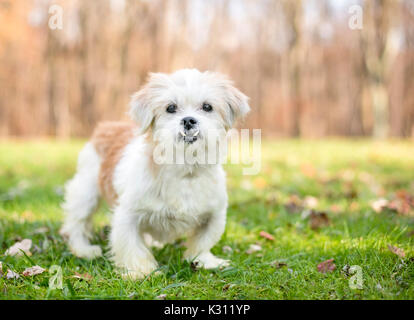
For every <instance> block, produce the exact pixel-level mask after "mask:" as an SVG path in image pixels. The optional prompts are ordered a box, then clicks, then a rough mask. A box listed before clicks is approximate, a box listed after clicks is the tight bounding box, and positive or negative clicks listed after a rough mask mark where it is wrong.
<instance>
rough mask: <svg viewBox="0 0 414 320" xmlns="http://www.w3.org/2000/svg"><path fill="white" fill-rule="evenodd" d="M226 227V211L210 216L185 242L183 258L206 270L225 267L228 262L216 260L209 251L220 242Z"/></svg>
mask: <svg viewBox="0 0 414 320" xmlns="http://www.w3.org/2000/svg"><path fill="white" fill-rule="evenodd" d="M225 225H226V209H223V210H221V211H219V212H217V213H214V214H212V215H211V216H210V219H209V220H208V221H207V222H206V223H205V224H204V225H202V226H201V227H200V228H198V229H196V230H195V232H194V234H193V235H192V236H190V237H189V239H188V240H187V243H186V246H187V250H186V252H185V253H184V257H185V258H186V259H187V260H188V261H193V262H194V263H196V264H197V266H200V267H204V268H206V269H215V268H218V267H226V266H228V265H229V263H230V261H229V260H224V259H220V258H217V257H216V256H215V255H213V254H212V253H211V252H210V250H211V248H212V247H213V246H214V245H215V244H216V243H217V242H218V241H219V240H220V238H221V236H222V234H223V232H224V228H225Z"/></svg>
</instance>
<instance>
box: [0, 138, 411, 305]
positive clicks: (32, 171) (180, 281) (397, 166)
mask: <svg viewBox="0 0 414 320" xmlns="http://www.w3.org/2000/svg"><path fill="white" fill-rule="evenodd" d="M81 146H82V142H81V141H71V142H58V141H48V140H46V141H32V142H23V141H2V142H0V261H2V263H3V273H5V271H6V270H7V269H8V268H9V269H11V270H14V271H16V272H19V273H21V272H22V271H23V270H24V269H25V268H27V267H30V266H31V265H33V264H36V265H40V266H42V267H44V268H46V269H50V268H51V266H52V265H58V266H61V267H62V270H63V289H50V288H49V278H50V277H51V274H49V272H48V271H47V272H45V273H43V274H41V275H37V276H35V277H20V279H6V277H4V276H3V277H1V278H0V298H2V299H85V298H87V299H109V298H112V299H155V298H156V297H157V296H159V295H161V294H166V298H167V299H413V298H414V259H413V257H414V250H413V243H414V240H413V239H414V237H413V236H412V233H411V232H412V231H413V230H414V216H413V215H412V214H411V215H410V214H408V215H401V214H397V213H396V212H393V211H390V210H387V211H384V212H382V213H375V212H374V211H373V209H372V208H371V205H370V203H371V201H373V200H375V199H378V198H379V197H385V198H390V199H391V198H392V197H393V195H394V193H395V192H396V191H397V190H402V189H403V190H406V191H407V192H410V193H411V194H414V148H413V144H412V143H410V142H401V141H390V142H381V143H380V142H369V141H346V140H326V141H276V142H266V143H264V144H263V151H262V153H263V154H262V156H263V160H262V171H261V174H260V175H259V176H243V175H242V174H241V172H242V171H241V167H240V166H235V165H228V166H227V171H228V190H229V197H230V203H229V209H228V223H227V227H226V232H225V234H224V236H223V237H222V239H221V241H220V242H219V243H218V244H217V245H216V246H215V247H214V249H213V252H214V253H215V254H217V255H218V256H221V257H224V258H227V259H231V261H232V265H231V267H229V268H226V269H224V270H221V271H220V270H217V271H206V270H198V271H197V270H193V269H192V268H191V266H190V265H189V264H188V263H185V262H183V261H182V259H181V257H182V254H183V250H184V249H183V247H182V244H181V242H177V243H175V244H173V245H168V246H166V247H165V248H163V249H161V250H155V257H156V259H157V260H158V261H159V262H160V267H161V270H162V274H161V275H159V276H153V277H149V278H147V279H145V280H144V281H135V282H134V281H129V280H123V279H121V278H120V276H119V274H118V273H117V272H116V270H115V269H114V268H113V266H112V265H111V263H110V261H109V260H108V259H107V258H99V259H96V260H93V261H87V260H83V259H78V258H75V257H74V256H73V255H71V254H70V252H69V251H68V249H67V247H66V246H65V244H64V242H63V240H62V238H61V237H60V236H59V235H58V229H59V227H60V225H61V221H62V211H61V209H60V207H59V205H60V203H61V201H62V195H61V190H62V185H63V184H64V182H65V181H66V180H67V179H68V178H70V177H71V175H72V174H73V173H74V170H75V165H76V157H77V153H78V151H79V150H80V148H81ZM292 195H297V196H298V197H299V198H301V199H304V198H305V197H306V196H313V197H315V198H317V199H318V204H317V207H316V209H317V210H320V211H325V212H327V214H328V216H329V218H330V220H331V223H330V225H329V226H325V227H322V228H320V229H319V230H312V229H311V228H310V227H309V221H308V219H306V218H304V215H303V214H302V213H301V212H298V213H294V212H290V211H289V210H287V208H286V206H285V205H286V203H288V202H289V201H290V200H289V199H290V198H291V196H292ZM411 213H412V212H411ZM109 219H110V213H109V210H108V208H106V207H105V206H102V208H101V209H100V211H99V214H98V215H97V217H96V219H95V225H96V237H95V239H94V241H95V242H97V243H99V244H100V245H102V246H103V247H104V248H105V250H107V245H108V238H107V235H108V228H107V227H105V226H107V225H108V221H109ZM41 227H47V228H48V231H47V232H39V230H38V229H39V228H41ZM260 231H267V232H268V233H270V234H272V235H273V236H274V237H275V240H274V241H270V240H266V239H264V238H262V237H260V236H259V233H260ZM24 238H29V239H32V240H33V245H34V248H32V250H31V251H32V252H33V255H32V256H30V257H24V256H23V257H19V258H17V257H9V256H5V255H4V252H5V251H6V249H7V248H8V247H10V246H11V245H13V244H14V243H15V242H16V241H17V240H19V239H24ZM251 244H260V245H261V247H262V250H261V251H259V252H256V253H253V254H247V253H246V250H247V249H248V247H249V246H250V245H251ZM388 244H391V245H394V246H397V247H399V248H401V249H403V250H404V251H405V253H406V257H405V258H404V259H401V258H399V257H398V256H397V255H395V254H393V253H391V252H390V251H389V250H388V248H387V245H388ZM224 246H229V247H231V248H232V252H223V247H224ZM330 258H333V259H335V264H336V266H337V268H336V270H335V271H333V272H332V273H326V274H322V273H319V272H318V270H317V265H318V263H320V262H322V261H324V260H327V259H330ZM274 261H278V262H281V263H286V264H287V266H285V267H281V268H275V267H274V265H273V264H272V262H274ZM346 265H349V266H352V265H358V266H360V267H361V268H362V276H363V288H362V289H351V288H350V286H349V279H350V276H349V275H346V274H345V273H344V272H341V270H342V268H343V267H344V266H346ZM75 272H78V273H81V274H83V273H88V274H90V275H91V276H92V279H91V280H89V281H85V280H81V279H76V278H74V277H73V275H74V273H75Z"/></svg>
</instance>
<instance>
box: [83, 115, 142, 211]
mask: <svg viewBox="0 0 414 320" xmlns="http://www.w3.org/2000/svg"><path fill="white" fill-rule="evenodd" d="M136 128H137V127H136V125H134V124H133V123H128V122H103V123H101V124H99V125H98V126H97V128H96V129H95V131H94V132H93V135H92V138H91V142H92V144H93V145H94V147H95V149H96V151H97V153H98V154H99V156H100V157H101V170H100V172H99V188H100V191H101V194H102V196H103V197H104V198H105V200H106V201H108V203H109V204H114V203H115V201H116V199H117V195H116V193H115V190H114V187H113V174H114V169H115V166H116V164H117V163H118V161H119V160H120V158H121V155H122V152H123V151H124V149H125V147H126V145H127V144H128V143H129V142H130V141H131V139H132V138H133V137H134V130H135V129H136Z"/></svg>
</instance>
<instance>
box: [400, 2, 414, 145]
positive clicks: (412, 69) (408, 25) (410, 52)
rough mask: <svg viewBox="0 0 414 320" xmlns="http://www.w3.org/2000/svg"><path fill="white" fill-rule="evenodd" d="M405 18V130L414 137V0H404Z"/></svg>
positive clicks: (404, 131)
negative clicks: (413, 1)
mask: <svg viewBox="0 0 414 320" xmlns="http://www.w3.org/2000/svg"><path fill="white" fill-rule="evenodd" d="M401 10H402V11H403V12H402V15H403V19H402V27H403V32H404V46H405V54H404V74H403V79H404V81H403V83H404V84H403V85H404V88H403V95H404V97H403V101H404V106H403V108H404V110H403V117H404V122H403V132H402V135H403V136H405V137H409V136H413V137H414V97H413V94H412V93H413V92H414V83H413V81H412V80H413V75H414V21H413V20H414V19H413V18H414V17H413V16H414V4H413V3H412V0H404V1H403V7H402V9H401Z"/></svg>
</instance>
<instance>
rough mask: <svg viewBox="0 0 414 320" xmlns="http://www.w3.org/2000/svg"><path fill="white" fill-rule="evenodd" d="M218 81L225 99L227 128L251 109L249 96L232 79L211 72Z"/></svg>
mask: <svg viewBox="0 0 414 320" xmlns="http://www.w3.org/2000/svg"><path fill="white" fill-rule="evenodd" d="M210 75H212V76H213V77H214V79H215V81H217V83H218V85H219V87H220V88H221V89H222V90H223V91H222V92H223V93H224V101H225V104H226V106H225V108H226V110H225V115H224V120H225V123H226V127H227V129H230V128H231V127H233V125H234V123H235V121H236V120H238V119H243V118H244V117H245V116H246V115H247V113H248V112H249V111H250V106H249V98H248V97H247V96H246V95H245V94H243V93H242V92H241V91H240V90H239V89H237V88H236V87H235V86H234V85H233V82H232V81H231V80H229V79H228V78H227V77H226V76H224V75H223V74H220V73H212V74H211V73H210Z"/></svg>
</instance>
